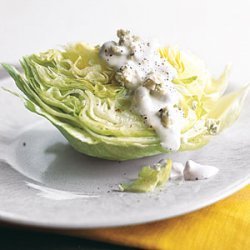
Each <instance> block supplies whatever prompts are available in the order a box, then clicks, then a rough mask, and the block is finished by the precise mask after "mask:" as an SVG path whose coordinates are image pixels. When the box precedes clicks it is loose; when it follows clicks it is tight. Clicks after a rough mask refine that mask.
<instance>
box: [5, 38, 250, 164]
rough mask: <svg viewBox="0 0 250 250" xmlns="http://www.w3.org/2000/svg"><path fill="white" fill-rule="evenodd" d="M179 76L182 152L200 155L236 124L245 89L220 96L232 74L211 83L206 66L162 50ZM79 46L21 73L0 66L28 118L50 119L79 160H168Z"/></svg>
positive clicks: (38, 58)
mask: <svg viewBox="0 0 250 250" xmlns="http://www.w3.org/2000/svg"><path fill="white" fill-rule="evenodd" d="M159 53H160V54H161V56H162V57H165V58H166V59H167V60H168V61H169V62H170V64H171V65H172V66H173V67H174V68H175V69H176V71H177V76H176V78H175V79H174V81H173V82H174V85H175V87H176V89H177V91H178V92H179V93H180V95H181V97H182V98H181V101H180V103H179V108H180V109H181V110H182V111H183V115H184V118H185V119H184V120H183V123H182V124H181V126H182V130H181V133H182V134H181V147H180V151H183V150H193V149H197V148H199V147H201V146H203V145H205V144H207V143H208V142H209V140H210V139H211V138H212V137H213V136H214V135H216V134H218V133H220V132H221V131H222V130H224V129H225V128H227V127H229V126H230V125H231V124H232V123H233V122H234V121H235V120H236V119H237V118H238V116H239V114H240V111H241V109H242V106H243V103H244V99H245V98H246V95H247V92H248V89H249V87H248V86H246V87H243V88H241V89H240V90H237V91H235V92H233V93H231V94H227V95H224V96H222V95H223V94H224V91H225V90H226V88H227V85H228V75H229V67H227V68H226V69H225V71H224V73H223V74H222V75H221V77H219V78H218V79H213V78H212V77H211V76H210V74H209V72H208V70H207V69H206V67H205V65H204V63H203V62H202V61H201V60H199V59H198V58H196V57H195V56H194V55H192V54H190V53H187V52H183V51H181V50H179V49H177V48H175V47H169V48H163V49H159ZM98 54H99V47H98V46H97V47H91V46H89V45H86V44H84V43H76V44H72V45H69V46H66V47H65V48H64V49H61V50H59V49H50V50H48V51H46V52H43V53H38V54H32V55H29V56H25V57H23V58H22V59H21V61H20V62H21V66H22V68H23V71H24V72H23V73H22V72H19V71H18V70H16V69H15V68H14V67H13V66H11V65H8V64H3V67H4V68H5V69H6V70H7V71H8V73H9V74H10V76H11V77H12V78H13V79H14V81H15V83H16V85H17V87H18V88H19V89H20V90H21V92H22V93H23V94H22V95H21V94H20V95H19V96H20V97H21V99H22V100H23V102H24V105H25V106H26V108H27V109H29V110H30V111H32V112H34V113H37V114H39V115H41V116H43V117H45V118H46V119H48V120H49V121H50V122H51V123H52V124H53V125H54V126H55V127H56V128H57V129H59V130H60V132H61V133H62V134H63V135H64V136H65V138H66V139H67V140H68V141H69V143H70V144H71V145H72V146H73V147H74V148H75V149H76V150H78V151H79V152H81V153H84V154H87V155H90V156H94V157H99V158H103V159H110V160H129V159H136V158H141V157H145V156H151V155H157V154H160V153H167V151H166V149H164V148H162V147H161V145H160V139H159V137H158V136H157V134H156V133H155V131H154V129H153V128H150V127H149V126H148V125H147V124H146V123H145V121H144V119H143V117H141V116H139V115H137V114H135V113H134V112H132V111H131V102H132V100H131V94H130V93H129V91H128V90H127V89H126V88H125V87H124V86H121V85H120V84H119V83H117V82H116V80H115V77H114V74H115V72H114V71H113V70H112V69H110V68H108V67H107V65H106V64H105V63H104V62H103V61H101V60H100V58H99V55H98Z"/></svg>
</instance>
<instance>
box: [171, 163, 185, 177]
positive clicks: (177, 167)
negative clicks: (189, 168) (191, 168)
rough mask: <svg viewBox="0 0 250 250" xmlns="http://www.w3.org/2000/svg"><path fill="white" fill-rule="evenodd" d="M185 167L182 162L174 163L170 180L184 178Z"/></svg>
mask: <svg viewBox="0 0 250 250" xmlns="http://www.w3.org/2000/svg"><path fill="white" fill-rule="evenodd" d="M183 171H184V165H183V164H182V163H181V162H173V165H172V169H171V173H170V179H177V178H182V177H183Z"/></svg>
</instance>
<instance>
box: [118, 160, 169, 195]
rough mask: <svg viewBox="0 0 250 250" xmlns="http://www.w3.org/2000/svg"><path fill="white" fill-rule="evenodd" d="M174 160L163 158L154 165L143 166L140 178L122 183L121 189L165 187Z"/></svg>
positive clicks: (135, 189)
mask: <svg viewBox="0 0 250 250" xmlns="http://www.w3.org/2000/svg"><path fill="white" fill-rule="evenodd" d="M171 168H172V160H170V159H168V160H161V161H160V162H158V163H157V164H156V165H154V166H152V167H151V166H145V167H143V168H142V169H141V170H140V172H139V174H138V178H137V179H136V180H134V181H133V182H131V183H123V184H121V185H120V186H119V187H120V190H121V191H125V192H138V193H144V192H152V191H154V189H155V188H156V187H163V186H164V185H165V184H166V182H167V181H168V179H169V176H170V172H171Z"/></svg>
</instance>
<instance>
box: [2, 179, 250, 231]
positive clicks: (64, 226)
mask: <svg viewBox="0 0 250 250" xmlns="http://www.w3.org/2000/svg"><path fill="white" fill-rule="evenodd" d="M249 184H250V178H249V177H248V176H247V177H246V178H245V179H244V180H239V181H237V182H236V183H235V184H234V185H232V186H231V187H230V188H229V189H228V190H227V189H225V190H224V191H223V192H222V193H221V194H220V195H217V196H215V197H212V198H210V199H207V200H205V201H203V202H200V203H197V205H193V206H192V209H184V210H183V211H181V212H178V213H176V214H175V215H172V216H167V217H164V215H163V214H160V216H154V218H151V219H150V218H149V219H148V218H146V219H142V218H139V219H138V220H134V219H132V220H131V219H128V220H127V222H119V221H112V223H99V224H98V225H96V224H95V223H91V224H89V223H87V224H83V225H69V224H65V223H48V222H46V223H42V222H34V221H33V220H30V221H29V220H27V218H26V219H23V218H14V217H13V216H6V214H5V215H2V211H1V210H0V224H1V223H2V222H3V223H10V224H15V225H18V226H27V227H34V228H40V229H56V230H58V229H60V230H69V229H97V228H114V227H125V226H137V225H141V224H146V223H153V222H158V221H161V220H167V219H173V218H177V217H180V216H183V215H186V214H190V213H193V212H196V211H198V210H200V209H202V208H206V207H208V206H210V205H213V204H215V203H217V202H219V201H221V200H224V199H226V198H228V197H230V196H231V195H233V194H235V193H236V192H238V191H240V190H241V189H243V188H244V187H246V186H247V185H249Z"/></svg>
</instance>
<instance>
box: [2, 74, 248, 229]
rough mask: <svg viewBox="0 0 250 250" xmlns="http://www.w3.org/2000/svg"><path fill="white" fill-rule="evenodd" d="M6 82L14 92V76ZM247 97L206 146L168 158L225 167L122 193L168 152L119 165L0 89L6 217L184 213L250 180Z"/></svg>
mask: <svg viewBox="0 0 250 250" xmlns="http://www.w3.org/2000/svg"><path fill="white" fill-rule="evenodd" d="M0 82H1V85H2V86H6V87H10V86H11V88H12V89H15V87H14V84H13V82H12V80H11V79H10V78H7V77H6V78H4V79H2V80H0ZM249 105H250V102H249V99H248V100H247V103H246V104H245V109H244V110H243V113H242V114H241V117H240V119H239V120H238V121H237V122H236V123H235V125H234V126H233V127H232V128H230V129H228V130H227V131H225V133H223V134H221V135H220V136H218V137H216V138H214V139H213V140H212V141H211V143H210V144H209V145H207V146H205V147H204V148H202V149H201V150H198V151H194V152H185V153H175V154H171V155H169V156H168V157H171V158H173V159H174V160H178V161H181V162H185V161H186V160H187V159H193V160H195V161H197V162H200V163H204V164H211V165H214V166H216V167H218V168H219V169H220V172H219V174H218V175H216V176H215V177H214V178H211V179H209V180H203V181H194V182H192V181H189V182H188V181H187V182H183V183H178V182H173V181H170V182H169V183H168V184H167V185H166V187H165V188H164V189H163V190H162V191H156V192H153V193H147V194H136V193H121V192H118V191H117V190H118V184H119V183H121V182H126V181H128V180H130V179H133V178H135V177H136V176H137V173H138V170H139V169H140V168H141V166H143V165H146V164H151V163H154V162H156V161H158V160H159V159H161V158H163V157H165V156H163V155H160V156H155V157H149V158H144V159H140V160H133V161H126V162H116V161H107V160H100V159H95V158H91V157H88V156H85V155H83V154H80V153H78V152H76V151H75V150H73V149H72V148H71V146H70V145H69V144H68V143H67V141H66V140H65V139H64V137H63V136H62V135H61V134H60V133H59V132H58V131H57V130H56V129H55V128H54V127H53V126H52V125H51V124H50V123H48V122H47V121H46V120H45V119H43V118H41V117H39V116H37V115H35V114H32V113H30V112H29V111H28V110H26V109H25V108H24V107H23V105H22V103H21V101H20V100H18V98H16V97H15V96H12V95H10V94H9V93H6V92H4V91H2V90H1V91H0V219H1V220H4V221H12V222H16V223H20V224H27V225H33V226H43V227H55V228H93V227H103V226H118V225H130V224H137V223H143V222H149V221H155V220H159V219H165V218H170V217H174V216H178V215H181V214H185V213H188V212H191V211H194V210H196V209H199V208H202V207H204V206H207V205H209V204H211V203H214V202H216V201H218V200H220V199H222V198H224V197H226V196H228V195H230V194H232V193H233V192H235V191H237V190H239V189H240V188H242V187H243V186H244V185H246V184H247V183H249V176H250V133H249V128H250V109H249V108H248V107H249Z"/></svg>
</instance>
